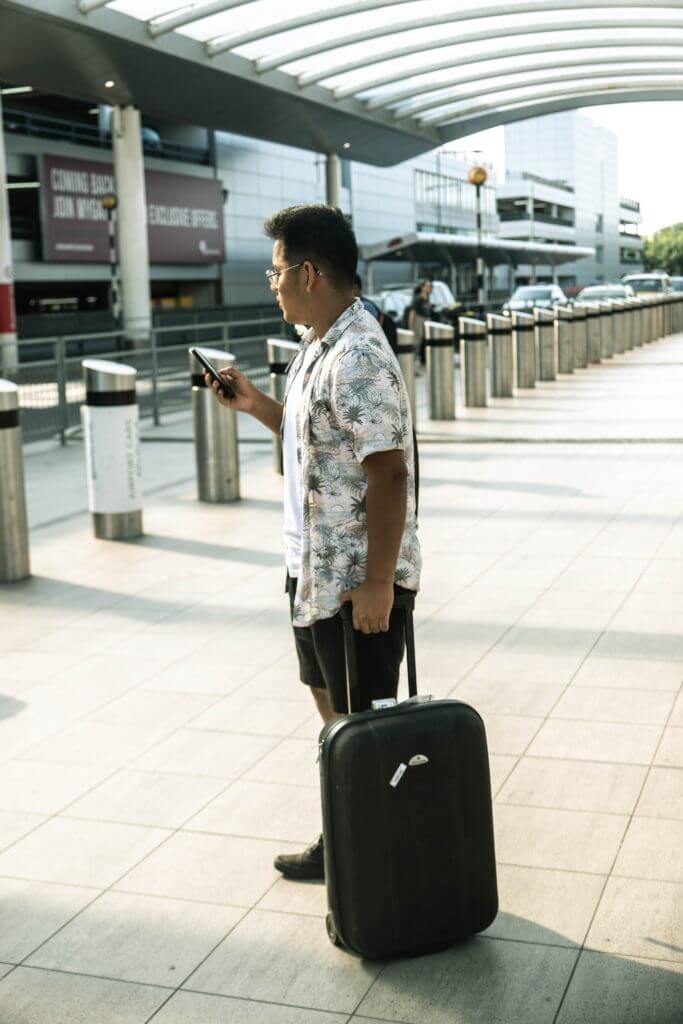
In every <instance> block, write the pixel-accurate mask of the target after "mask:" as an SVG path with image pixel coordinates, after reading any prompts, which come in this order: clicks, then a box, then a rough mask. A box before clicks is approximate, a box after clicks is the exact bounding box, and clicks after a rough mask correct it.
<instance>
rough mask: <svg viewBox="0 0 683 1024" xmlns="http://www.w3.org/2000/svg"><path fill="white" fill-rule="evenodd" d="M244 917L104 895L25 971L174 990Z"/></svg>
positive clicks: (220, 909)
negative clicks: (67, 973) (86, 976)
mask: <svg viewBox="0 0 683 1024" xmlns="http://www.w3.org/2000/svg"><path fill="white" fill-rule="evenodd" d="M243 914H244V911H243V910H241V909H238V908H236V907H225V906H212V905H210V904H208V903H190V902H188V901H187V900H171V899H159V898H158V897H156V896H140V895H134V894H131V893H122V892H109V893H104V894H103V895H102V896H100V897H99V898H98V899H97V900H96V901H95V902H94V903H92V904H91V906H89V907H88V908H87V909H86V910H84V911H83V913H82V914H79V916H78V917H77V918H76V919H75V920H74V921H72V922H71V923H70V924H67V925H66V927H65V928H62V930H61V931H60V932H59V934H57V935H55V936H54V938H52V939H50V940H49V942H46V943H45V945H44V946H42V947H41V949H39V950H38V951H37V952H36V953H34V954H33V956H31V957H30V958H29V960H28V961H27V965H28V966H30V967H44V968H48V969H50V970H60V971H73V972H77V973H79V974H91V975H98V976H100V977H108V978H116V979H117V980H119V981H134V982H139V983H141V984H146V985H166V986H172V987H174V986H176V985H179V984H180V983H181V981H182V980H183V979H184V978H186V977H187V975H188V974H189V973H190V972H191V971H193V970H194V969H195V968H196V967H197V966H198V965H199V964H200V963H201V961H202V960H203V959H204V958H205V957H206V956H208V954H209V953H210V952H211V950H212V949H213V948H214V946H215V945H216V944H217V943H219V942H220V941H221V940H222V939H224V938H225V936H226V935H227V934H228V933H229V932H230V930H231V929H232V928H234V926H235V925H236V924H237V922H238V921H239V920H240V918H241V917H242V915H243Z"/></svg>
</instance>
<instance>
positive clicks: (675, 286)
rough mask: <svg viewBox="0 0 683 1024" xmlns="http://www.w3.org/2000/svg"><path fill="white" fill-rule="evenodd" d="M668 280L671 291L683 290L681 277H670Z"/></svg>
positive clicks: (682, 278)
mask: <svg viewBox="0 0 683 1024" xmlns="http://www.w3.org/2000/svg"><path fill="white" fill-rule="evenodd" d="M669 280H670V281H671V291H672V292H683V277H671V278H669Z"/></svg>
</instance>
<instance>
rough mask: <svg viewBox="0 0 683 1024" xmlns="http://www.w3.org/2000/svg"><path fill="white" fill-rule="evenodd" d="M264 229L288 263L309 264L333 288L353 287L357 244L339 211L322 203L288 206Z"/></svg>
mask: <svg viewBox="0 0 683 1024" xmlns="http://www.w3.org/2000/svg"><path fill="white" fill-rule="evenodd" d="M263 227H264V230H265V233H266V235H267V236H268V238H272V240H273V241H274V242H280V243H281V244H282V248H283V250H284V255H285V259H286V260H287V262H288V263H299V262H301V261H303V260H310V261H311V263H313V264H314V265H315V266H316V267H317V268H318V269H319V270H320V271H322V273H323V274H325V276H326V277H329V279H330V280H331V281H332V282H333V283H334V284H336V285H338V286H341V287H344V286H345V287H348V286H349V285H351V284H353V279H354V275H355V273H356V265H357V263H358V244H357V242H356V236H355V235H354V233H353V230H352V229H351V226H350V224H349V222H348V221H347V219H346V217H345V216H344V214H343V213H342V212H341V210H338V209H337V208H336V207H334V206H325V205H324V204H322V203H306V204H302V205H301V206H288V207H286V209H284V210H280V211H279V212H278V213H274V214H273V216H272V217H269V218H268V220H267V221H266V222H265V224H264V225H263Z"/></svg>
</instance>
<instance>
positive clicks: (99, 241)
mask: <svg viewBox="0 0 683 1024" xmlns="http://www.w3.org/2000/svg"><path fill="white" fill-rule="evenodd" d="M41 186H42V188H41V193H42V225H43V258H44V259H45V260H50V261H59V262H68V263H107V262H108V261H109V241H108V235H107V211H106V210H105V209H104V207H103V205H102V199H103V198H104V196H106V195H107V194H108V193H112V192H113V193H115V192H116V183H115V180H114V168H113V167H112V165H111V164H103V163H95V162H93V161H90V160H76V159H71V158H70V157H62V156H44V157H43V166H42V176H41ZM145 189H146V193H147V235H148V239H149V259H150V263H220V262H221V261H222V260H224V259H225V235H224V231H223V196H222V191H221V184H220V182H219V181H216V180H215V179H214V178H196V177H192V176H190V175H189V174H165V173H163V172H160V171H145Z"/></svg>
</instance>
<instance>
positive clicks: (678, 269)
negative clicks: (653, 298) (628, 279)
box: [643, 224, 683, 276]
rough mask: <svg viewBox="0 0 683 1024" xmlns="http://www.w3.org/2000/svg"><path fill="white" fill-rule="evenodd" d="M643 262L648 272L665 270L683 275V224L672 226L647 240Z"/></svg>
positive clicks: (656, 232) (662, 229)
mask: <svg viewBox="0 0 683 1024" xmlns="http://www.w3.org/2000/svg"><path fill="white" fill-rule="evenodd" d="M643 260H644V262H645V269H646V270H665V271H666V272H667V274H674V275H676V276H681V275H683V224H672V225H671V226H670V227H668V228H661V229H660V230H659V231H655V233H654V235H653V236H652V237H651V238H646V239H645V244H644V246H643Z"/></svg>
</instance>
